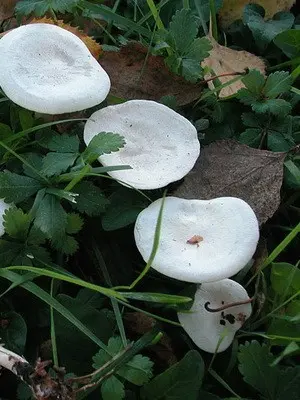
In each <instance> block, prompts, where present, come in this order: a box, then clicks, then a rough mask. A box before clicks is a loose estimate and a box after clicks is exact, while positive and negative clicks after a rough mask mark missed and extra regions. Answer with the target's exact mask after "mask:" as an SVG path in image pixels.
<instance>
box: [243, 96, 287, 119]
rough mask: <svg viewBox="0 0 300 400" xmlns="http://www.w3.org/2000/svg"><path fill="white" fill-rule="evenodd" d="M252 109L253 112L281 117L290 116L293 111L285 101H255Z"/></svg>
mask: <svg viewBox="0 0 300 400" xmlns="http://www.w3.org/2000/svg"><path fill="white" fill-rule="evenodd" d="M251 107H252V110H253V111H255V112H257V113H262V114H264V113H271V114H274V115H280V116H284V115H286V114H288V113H289V112H290V111H291V109H292V106H291V104H290V103H289V102H287V101H286V100H283V99H270V100H265V101H255V102H253V103H252V105H251Z"/></svg>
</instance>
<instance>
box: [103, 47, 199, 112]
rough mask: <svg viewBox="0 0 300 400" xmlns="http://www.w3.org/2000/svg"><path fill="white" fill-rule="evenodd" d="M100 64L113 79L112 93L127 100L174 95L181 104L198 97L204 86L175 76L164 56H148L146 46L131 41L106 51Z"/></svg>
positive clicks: (157, 98)
mask: <svg viewBox="0 0 300 400" xmlns="http://www.w3.org/2000/svg"><path fill="white" fill-rule="evenodd" d="M100 64H101V65H102V66H103V68H104V69H105V70H106V72H107V73H108V75H109V76H110V79H111V83H112V86H111V94H112V95H113V96H117V97H121V98H124V99H126V100H133V99H146V100H156V101H157V100H159V99H161V97H163V96H167V95H171V96H175V98H176V101H177V105H178V106H182V105H185V104H188V103H191V102H192V101H194V100H196V99H198V98H199V96H200V94H201V86H200V85H199V84H198V85H197V84H196V85H195V84H192V83H189V82H187V81H185V80H184V79H183V78H181V77H179V76H177V75H173V74H172V73H171V72H170V71H169V70H168V68H167V67H166V66H165V63H164V59H163V57H160V56H153V55H151V54H149V55H148V57H147V48H146V47H144V46H143V45H142V44H140V43H138V42H129V44H127V45H126V46H124V47H122V48H121V50H120V51H119V52H105V53H104V54H103V56H102V57H101V59H100Z"/></svg>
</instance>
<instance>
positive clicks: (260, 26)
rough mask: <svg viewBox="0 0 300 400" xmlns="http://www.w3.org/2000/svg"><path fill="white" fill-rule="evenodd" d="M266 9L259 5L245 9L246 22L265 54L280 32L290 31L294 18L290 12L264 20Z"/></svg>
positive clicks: (252, 5) (251, 5)
mask: <svg viewBox="0 0 300 400" xmlns="http://www.w3.org/2000/svg"><path fill="white" fill-rule="evenodd" d="M264 13H265V12H264V9H263V8H262V7H261V6H259V5H257V4H248V5H246V6H245V8H244V22H245V23H246V25H247V26H248V27H249V29H250V30H251V32H252V35H253V38H254V40H255V43H256V45H257V47H258V49H259V50H260V51H261V52H264V51H265V50H266V48H267V46H268V44H269V43H270V42H271V41H272V40H273V39H274V37H275V36H276V35H278V34H279V33H280V32H283V31H286V30H287V29H290V28H291V27H292V25H293V23H294V16H293V14H291V13H288V12H279V13H277V14H275V16H274V17H273V19H272V20H267V21H265V20H264Z"/></svg>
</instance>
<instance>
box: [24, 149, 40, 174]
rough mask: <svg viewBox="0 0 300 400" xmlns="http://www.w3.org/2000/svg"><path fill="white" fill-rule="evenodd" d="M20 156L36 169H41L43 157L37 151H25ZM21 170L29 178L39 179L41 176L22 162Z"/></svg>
mask: <svg viewBox="0 0 300 400" xmlns="http://www.w3.org/2000/svg"><path fill="white" fill-rule="evenodd" d="M22 157H23V158H24V159H25V160H26V161H27V162H28V163H29V164H30V165H31V166H32V167H34V168H35V169H36V170H37V171H41V169H42V164H43V157H42V156H41V155H40V154H37V153H27V154H23V155H22ZM23 171H24V174H25V175H27V176H29V177H30V178H34V179H36V180H41V177H40V175H39V174H37V173H35V172H34V171H33V170H32V169H31V168H29V167H28V166H27V165H25V164H23Z"/></svg>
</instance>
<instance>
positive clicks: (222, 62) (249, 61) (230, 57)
mask: <svg viewBox="0 0 300 400" xmlns="http://www.w3.org/2000/svg"><path fill="white" fill-rule="evenodd" d="M208 39H209V40H210V42H211V44H212V46H213V48H212V50H210V52H209V53H210V55H209V57H207V58H206V59H205V60H204V61H203V62H202V63H201V66H202V67H203V68H204V67H209V68H210V69H211V70H212V71H213V72H214V74H215V75H217V76H219V75H222V74H232V75H234V74H235V73H237V72H238V73H243V72H245V70H246V68H248V69H257V70H259V71H260V72H261V73H262V74H263V75H264V74H265V64H264V62H263V61H262V60H261V59H260V58H259V57H257V56H255V55H254V54H251V53H249V52H248V51H244V50H241V51H238V50H233V49H230V48H229V47H225V46H221V45H220V44H218V43H217V42H216V40H215V39H213V38H212V37H208ZM212 76H213V75H212V73H211V72H208V73H206V74H205V75H204V78H205V79H209V78H211V77H212ZM233 78H234V76H230V75H229V76H223V77H220V78H219V81H220V82H221V84H224V83H227V82H229V81H231V80H232V79H233ZM241 78H242V76H241ZM208 87H209V88H210V89H214V84H213V82H212V81H211V82H208ZM243 87H245V85H244V84H243V83H242V81H241V79H239V80H237V81H235V82H234V83H232V84H231V85H229V86H226V87H224V88H223V89H221V90H220V92H219V97H228V96H231V95H233V94H235V93H236V92H237V91H238V90H240V89H241V88H243Z"/></svg>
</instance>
